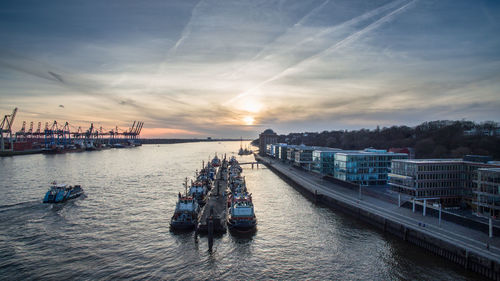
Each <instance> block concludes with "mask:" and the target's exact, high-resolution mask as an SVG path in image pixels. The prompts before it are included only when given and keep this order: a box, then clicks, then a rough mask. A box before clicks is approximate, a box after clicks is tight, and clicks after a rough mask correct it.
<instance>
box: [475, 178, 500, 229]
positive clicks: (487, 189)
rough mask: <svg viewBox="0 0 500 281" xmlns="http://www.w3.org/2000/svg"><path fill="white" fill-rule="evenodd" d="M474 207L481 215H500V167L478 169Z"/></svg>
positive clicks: (494, 216) (495, 216) (496, 216)
mask: <svg viewBox="0 0 500 281" xmlns="http://www.w3.org/2000/svg"><path fill="white" fill-rule="evenodd" d="M474 183H475V185H476V188H475V189H474V190H473V191H472V192H473V200H472V208H473V210H474V212H475V213H476V214H477V215H479V216H485V217H489V216H491V217H493V218H495V219H497V218H499V217H500V168H481V169H478V170H477V179H476V180H474Z"/></svg>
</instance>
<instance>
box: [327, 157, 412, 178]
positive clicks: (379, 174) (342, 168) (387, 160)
mask: <svg viewBox="0 0 500 281" xmlns="http://www.w3.org/2000/svg"><path fill="white" fill-rule="evenodd" d="M407 158H408V154H405V153H392V152H386V151H385V150H369V149H367V150H365V151H362V152H352V153H345V152H339V153H336V154H335V160H334V161H335V162H334V167H335V168H334V176H335V178H337V179H340V180H344V181H349V182H354V183H358V184H361V185H386V184H387V175H388V173H389V172H390V170H391V161H392V160H393V159H407Z"/></svg>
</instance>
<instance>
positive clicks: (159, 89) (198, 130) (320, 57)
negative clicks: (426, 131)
mask: <svg viewBox="0 0 500 281" xmlns="http://www.w3.org/2000/svg"><path fill="white" fill-rule="evenodd" d="M84 3H85V4H82V3H80V2H75V3H65V5H59V4H58V3H55V2H52V1H36V2H35V3H32V4H30V5H23V4H21V3H18V2H17V1H6V2H2V4H0V11H1V12H0V26H1V27H2V28H0V29H1V32H0V42H2V46H1V48H0V85H2V87H1V88H0V99H1V102H0V114H4V115H5V114H9V113H10V112H12V110H13V108H14V107H18V108H19V112H18V115H17V118H16V122H15V124H14V128H15V129H16V130H18V129H20V127H21V124H22V122H23V121H26V122H27V124H29V122H31V121H33V122H35V124H36V123H38V122H42V123H43V124H45V122H49V123H52V122H53V121H54V120H57V121H58V122H59V123H64V122H66V121H68V122H70V124H72V125H73V126H75V127H78V126H82V127H86V128H88V126H89V125H90V123H91V122H93V123H95V124H97V123H99V126H103V128H109V129H111V128H114V127H115V126H119V127H121V128H128V127H130V126H131V124H132V123H133V121H134V120H141V121H144V123H145V125H144V129H143V133H144V136H146V137H149V136H151V137H161V136H163V137H192V136H196V137H207V136H223V137H236V138H238V137H240V136H243V137H253V136H256V135H257V134H258V132H260V131H262V130H263V129H266V128H273V129H275V130H276V131H279V132H290V131H302V130H304V128H307V130H311V131H322V130H332V129H358V128H375V127H376V126H377V125H380V126H381V127H383V126H392V125H398V124H405V125H416V124H419V123H422V122H424V121H428V120H443V119H458V120H461V119H469V120H475V121H483V120H495V119H496V120H498V119H500V111H499V110H498V108H500V99H499V97H498V93H499V92H500V76H499V75H500V74H499V72H498V69H500V52H498V50H499V49H500V36H498V34H500V32H499V25H498V22H499V19H498V15H499V14H500V6H499V5H496V4H494V3H493V2H481V3H480V4H477V3H475V2H474V1H458V2H457V1H451V0H443V1H426V0H394V1H389V0H376V1H361V2H360V1H355V2H353V1H342V0H341V1H324V0H311V1H264V2H262V3H260V4H259V1H257V2H255V1H243V0H233V1H211V0H202V1H148V2H147V4H146V3H141V4H138V3H137V2H136V1H128V0H125V1H120V4H119V7H120V8H119V9H117V6H116V5H114V4H111V3H101V2H100V1H94V0H90V1H84ZM264 3H265V4H264ZM94 6H98V7H99V8H98V9H96V8H93V7H94ZM54 11H57V13H56V12H54ZM132 11H133V12H132ZM35 15H36V16H35ZM463 19H467V22H464V20H463ZM465 66H466V67H465Z"/></svg>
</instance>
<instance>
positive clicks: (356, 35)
mask: <svg viewBox="0 0 500 281" xmlns="http://www.w3.org/2000/svg"><path fill="white" fill-rule="evenodd" d="M416 1H417V0H413V1H411V2H409V3H407V4H405V5H404V6H402V7H400V8H398V9H396V10H394V11H392V12H391V13H389V14H387V15H385V16H383V17H382V18H380V19H378V20H376V21H375V22H373V23H371V24H369V25H368V26H366V27H365V28H363V29H361V30H358V31H356V32H354V33H352V34H350V35H349V36H347V37H345V38H344V39H342V40H341V41H339V42H337V43H335V44H334V45H332V46H330V47H328V48H327V49H325V50H323V51H321V52H319V53H317V54H314V55H312V56H309V57H307V58H305V59H303V60H301V61H299V62H297V63H295V64H293V65H291V66H289V67H287V68H286V69H284V70H282V71H281V72H280V73H278V74H275V75H274V76H272V77H271V78H269V79H266V80H264V81H262V82H260V83H259V84H257V85H256V86H254V87H252V88H251V89H249V90H247V91H245V92H243V93H240V94H239V95H237V96H236V97H234V98H232V99H230V100H229V101H227V102H226V103H224V105H227V104H229V103H232V102H234V101H236V100H238V99H240V98H242V97H245V96H247V95H249V94H251V93H252V92H253V91H255V90H256V89H258V88H260V87H262V86H263V85H265V84H268V83H270V82H272V81H275V80H277V79H280V78H282V77H284V76H286V75H288V74H289V73H288V72H290V71H291V70H292V69H293V68H295V67H297V66H298V65H301V64H306V63H308V62H310V61H313V60H315V59H317V58H318V57H322V56H324V55H326V54H328V53H330V52H333V51H335V50H337V49H339V48H341V47H343V46H345V45H347V44H349V43H351V42H353V41H355V40H356V39H358V38H360V37H361V36H362V35H364V34H366V33H368V32H370V31H372V30H374V29H376V28H378V27H379V26H381V25H382V24H384V23H386V22H388V21H389V20H391V19H392V18H393V17H394V16H395V15H397V14H398V13H401V12H402V11H404V10H405V9H407V8H408V7H409V6H410V5H411V4H413V3H415V2H416Z"/></svg>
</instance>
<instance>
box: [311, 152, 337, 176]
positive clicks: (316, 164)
mask: <svg viewBox="0 0 500 281" xmlns="http://www.w3.org/2000/svg"><path fill="white" fill-rule="evenodd" d="M337 152H342V149H338V148H321V149H317V150H314V151H313V153H312V162H313V163H312V169H311V170H312V171H314V172H317V173H320V174H322V175H330V176H333V175H334V172H335V153H337Z"/></svg>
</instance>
